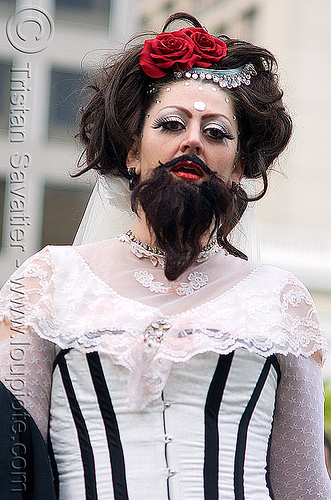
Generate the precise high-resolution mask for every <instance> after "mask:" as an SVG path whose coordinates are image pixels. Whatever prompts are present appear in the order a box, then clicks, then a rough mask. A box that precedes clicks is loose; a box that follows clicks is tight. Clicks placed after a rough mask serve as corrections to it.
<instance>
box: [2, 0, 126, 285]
mask: <svg viewBox="0 0 331 500" xmlns="http://www.w3.org/2000/svg"><path fill="white" fill-rule="evenodd" d="M131 6H132V2H131V1H130V0H112V1H111V2H110V0H80V1H78V0H35V1H33V2H30V1H26V0H18V1H17V2H16V6H15V2H13V1H3V0H0V148H1V155H0V221H1V224H0V242H1V252H0V281H1V282H2V283H3V281H4V280H5V279H6V278H7V277H8V276H9V275H10V274H11V273H12V271H13V270H14V269H15V267H17V265H19V264H20V263H21V262H23V260H25V258H26V257H28V256H29V255H31V254H33V253H34V252H36V251H38V250H39V249H40V248H41V247H43V246H45V245H46V244H70V243H72V240H73V236H74V234H75V232H76V229H77V226H78V224H79V221H80V218H81V215H82V212H83V210H84V208H85V205H86V203H87V200H88V197H89V194H90V192H91V188H92V185H93V179H92V178H91V176H90V177H88V176H84V178H79V179H72V178H71V177H70V174H71V173H73V172H74V171H75V168H76V162H77V160H78V158H79V153H80V150H79V147H77V145H76V144H75V139H74V136H75V133H76V132H77V116H78V115H79V108H80V106H81V103H82V99H83V95H82V93H81V89H82V88H83V87H84V85H85V83H86V76H87V75H88V73H89V72H90V71H91V70H93V68H94V67H95V66H96V65H97V64H98V62H99V61H100V59H102V58H104V56H105V55H106V54H107V53H109V51H116V50H118V48H119V46H120V44H121V45H122V43H123V42H124V41H126V40H127V39H128V37H130V35H131V33H132V26H133V25H134V21H133V17H132V15H133V14H132V13H131ZM15 13H16V17H14V14H15ZM48 31H49V33H48ZM48 35H49V41H50V39H51V37H53V38H52V40H51V43H49V45H48V46H47V43H48V42H47V40H46V39H45V37H46V38H47V36H48ZM35 38H36V40H37V42H40V47H39V46H38V43H37V42H36V43H37V45H36V46H35V45H34V42H35ZM43 38H44V39H45V44H44V45H43ZM8 117H9V118H8Z"/></svg>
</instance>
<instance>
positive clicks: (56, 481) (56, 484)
mask: <svg viewBox="0 0 331 500" xmlns="http://www.w3.org/2000/svg"><path fill="white" fill-rule="evenodd" d="M47 447H48V455H49V460H50V463H51V468H52V473H53V484H54V489H55V495H56V498H57V499H58V498H59V496H60V492H59V487H60V483H59V471H58V468H57V463H56V460H55V456H54V451H53V446H52V442H51V440H50V436H49V431H48V442H47Z"/></svg>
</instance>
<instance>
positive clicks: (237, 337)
mask: <svg viewBox="0 0 331 500" xmlns="http://www.w3.org/2000/svg"><path fill="white" fill-rule="evenodd" d="M138 271H147V272H148V273H150V274H152V275H153V277H154V278H155V281H157V282H161V283H164V284H165V286H169V283H168V282H167V280H166V279H165V277H164V273H163V270H162V268H161V267H160V266H155V265H153V263H152V262H151V261H150V259H147V258H142V259H138V258H137V257H136V256H135V255H134V254H133V253H132V252H131V250H130V248H129V246H128V245H127V244H126V243H122V242H120V241H119V240H117V239H115V240H107V241H104V242H100V243H94V244H90V245H83V246H81V247H76V248H73V247H48V248H46V249H44V250H43V251H41V252H39V253H38V254H37V255H36V256H34V257H32V258H30V259H28V261H27V262H26V263H25V264H24V265H23V266H22V267H21V268H20V269H19V270H18V271H17V272H16V273H15V274H14V276H13V277H12V278H11V279H10V280H9V281H8V282H7V284H6V285H5V287H4V289H3V291H2V294H1V297H0V309H1V315H2V317H7V318H9V319H10V321H11V322H12V324H13V325H14V326H15V327H17V328H19V329H23V330H24V332H25V333H21V334H19V333H16V334H15V335H13V338H12V339H7V340H6V341H3V342H2V343H1V344H0V360H1V373H0V376H1V380H2V381H4V383H5V384H6V385H7V387H8V388H9V389H10V390H12V392H13V393H14V394H15V392H14V391H13V387H11V386H10V380H6V378H7V379H8V378H9V377H8V374H10V373H11V365H10V361H8V360H10V350H11V349H12V346H11V342H12V340H13V339H14V338H15V339H16V338H17V341H18V342H21V341H22V340H23V339H25V340H26V339H28V342H27V343H28V345H27V346H25V347H26V354H25V366H26V368H27V369H26V371H25V376H24V381H25V382H24V383H25V387H24V389H25V391H26V393H29V394H31V397H30V395H29V396H27V397H22V398H20V397H19V399H20V400H22V403H23V404H24V405H25V406H26V408H27V409H28V410H29V411H30V412H31V414H32V415H33V417H34V418H35V420H36V422H37V424H38V425H39V427H40V429H41V431H42V432H43V433H44V434H45V430H46V426H47V418H48V405H49V401H48V395H49V387H50V380H51V362H52V359H53V357H54V347H53V346H54V344H55V345H57V346H58V347H59V348H71V347H72V348H76V349H78V350H80V351H82V352H91V351H95V350H98V351H100V352H103V353H106V354H108V355H109V356H110V357H111V359H112V360H113V362H114V363H115V364H119V365H121V366H123V367H125V368H126V369H128V370H129V381H128V389H127V397H128V399H129V401H130V404H131V405H133V406H134V407H144V406H146V405H147V404H148V403H149V402H151V401H153V400H154V399H156V398H157V397H159V395H160V393H161V391H162V390H163V388H164V387H165V384H166V382H167V378H168V376H169V373H170V370H171V365H172V363H173V362H185V361H187V360H189V359H191V358H192V357H193V356H195V355H197V354H199V353H204V352H208V351H212V352H216V353H219V354H227V353H229V352H231V351H233V350H235V349H237V348H240V347H243V348H245V349H247V350H248V351H250V352H254V353H256V354H259V355H261V356H264V357H266V356H269V355H270V354H273V353H275V354H277V355H278V357H279V359H280V362H281V369H282V378H281V384H280V387H279V390H278V393H277V406H276V413H275V424H274V437H273V440H272V467H271V476H272V483H273V486H274V488H275V491H276V493H275V494H276V496H275V498H276V500H280V499H282V500H283V499H287V498H288V499H291V500H292V499H293V500H294V499H295V500H298V499H299V498H300V497H299V496H296V495H297V494H298V492H297V490H296V488H297V487H298V483H299V484H301V485H302V484H305V485H306V486H305V488H306V489H307V491H308V492H310V491H311V492H312V493H311V494H310V493H309V494H310V495H311V496H303V497H302V498H305V499H310V498H311V499H313V498H325V499H329V498H330V499H331V494H330V492H329V489H328V488H329V482H328V479H327V477H326V476H325V475H324V457H323V455H322V453H321V451H320V450H322V437H323V417H322V415H321V407H322V397H323V396H322V389H321V374H320V367H319V365H318V364H317V363H316V362H315V361H314V360H312V359H310V357H309V356H310V355H311V354H312V353H314V352H316V351H318V350H320V349H321V350H322V351H323V353H325V352H326V351H327V346H326V341H325V338H324V336H323V332H322V328H321V326H320V322H319V318H318V315H317V312H316V310H315V307H314V304H313V302H312V299H311V297H310V296H309V294H308V292H307V290H306V289H305V287H304V286H303V285H302V284H301V283H300V282H299V281H298V280H296V278H295V277H293V275H291V274H290V273H288V272H284V271H281V270H279V269H276V268H273V267H269V266H261V265H260V264H254V263H248V262H245V261H242V260H240V259H237V258H234V257H232V256H229V255H226V254H225V253H224V252H223V251H221V252H219V253H217V254H215V255H212V256H211V257H210V258H209V259H208V260H207V261H205V262H202V263H199V264H196V265H195V266H194V268H193V269H189V270H188V271H187V272H186V273H183V275H182V276H181V277H180V281H181V282H187V281H188V277H189V275H190V273H192V272H193V271H198V272H201V273H202V274H203V275H206V276H207V277H208V281H207V283H206V284H204V286H202V287H201V288H199V289H198V290H196V291H195V292H194V293H192V294H190V295H178V294H177V293H176V291H171V292H169V293H168V292H167V293H155V292H153V291H152V290H151V289H150V288H148V287H145V286H143V285H141V284H140V283H139V282H138V281H137V279H136V278H135V273H136V272H138ZM162 321H164V322H165V323H166V326H164V324H163V323H162ZM153 325H154V326H153ZM155 325H156V326H155ZM14 333H15V332H14ZM316 388H317V389H316ZM15 395H16V394H15ZM306 419H307V424H306V427H305V429H307V432H305V433H304V434H303V433H302V432H301V431H300V432H298V429H301V428H302V423H301V422H302V420H304V421H305V420H306ZM315 419H316V420H315ZM315 427H316V429H318V430H317V431H316V432H317V434H315V433H314V429H315ZM308 437H309V439H308ZM310 458H311V460H310ZM285 464H286V465H285ZM317 470H319V471H320V472H319V473H317V472H316V471H317ZM289 471H292V472H293V475H295V479H293V480H292V474H291V475H290V473H289ZM312 471H313V473H314V474H315V476H316V478H317V479H316V480H315V479H312V478H311V475H312ZM321 471H322V472H321ZM318 481H319V484H318ZM321 484H322V486H320V485H321ZM323 488H324V490H323ZM317 491H323V492H324V493H323V495H324V496H323V495H322V496H317V495H316V492H317ZM300 494H301V493H300ZM305 494H306V493H305ZM307 494H308V493H307ZM318 494H319V493H318ZM285 495H288V496H285ZM291 495H292V496H291ZM314 495H315V496H314Z"/></svg>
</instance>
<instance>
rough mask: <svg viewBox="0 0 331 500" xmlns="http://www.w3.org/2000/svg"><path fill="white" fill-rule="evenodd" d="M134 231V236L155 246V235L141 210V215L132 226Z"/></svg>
mask: <svg viewBox="0 0 331 500" xmlns="http://www.w3.org/2000/svg"><path fill="white" fill-rule="evenodd" d="M132 233H133V234H134V236H135V237H136V238H137V239H139V240H140V241H141V242H143V243H147V245H149V246H151V247H152V246H155V235H154V233H153V231H152V230H149V228H148V225H147V222H146V217H145V214H144V213H143V212H140V214H139V216H137V217H136V220H135V222H134V224H133V226H132Z"/></svg>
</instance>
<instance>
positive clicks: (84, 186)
mask: <svg viewBox="0 0 331 500" xmlns="http://www.w3.org/2000/svg"><path fill="white" fill-rule="evenodd" d="M31 4H33V6H36V7H37V8H38V7H40V9H41V10H43V9H44V10H45V11H46V12H48V13H49V16H50V17H51V19H52V20H53V21H54V25H55V29H54V30H53V31H54V36H53V40H52V42H51V43H50V44H49V46H48V47H46V48H44V50H42V51H40V52H35V53H27V52H24V51H22V50H20V49H17V47H16V48H15V46H13V45H12V44H11V43H10V41H9V40H8V34H7V35H6V23H7V20H8V18H9V16H11V15H13V14H14V11H15V7H14V2H12V1H9V0H7V1H4V0H0V25H1V31H0V33H1V34H0V147H1V156H0V220H2V221H3V224H2V226H1V232H0V239H1V253H0V280H1V281H3V280H4V279H5V278H6V277H8V276H9V274H10V273H11V272H12V271H13V270H14V268H15V267H16V265H17V264H19V262H20V261H23V260H24V258H25V257H27V256H28V255H30V254H32V253H33V252H35V251H37V250H39V249H40V248H41V247H42V246H44V245H45V244H48V243H55V244H64V243H71V241H72V238H73V235H74V233H75V230H76V227H77V225H78V223H79V219H80V217H81V213H82V211H83V209H84V206H85V204H86V201H87V198H88V196H89V193H90V191H91V183H92V182H93V181H88V180H87V179H86V178H85V179H78V180H77V179H75V180H73V179H71V178H70V175H69V174H70V172H73V171H74V169H75V165H76V161H77V158H78V156H79V149H78V148H77V147H76V146H75V143H74V138H73V136H74V133H75V131H76V127H75V117H76V115H77V111H78V108H79V106H80V102H81V95H80V89H81V88H82V87H83V86H84V75H85V76H86V74H88V72H89V71H90V70H91V69H93V65H94V64H95V63H96V62H98V61H99V60H100V59H101V58H103V57H104V55H105V54H106V53H107V52H108V51H109V49H110V50H111V51H114V50H116V48H117V47H118V46H119V44H121V45H122V43H123V42H124V41H126V40H127V39H128V38H129V37H130V35H131V34H132V33H134V32H136V31H139V30H140V29H144V30H157V31H160V29H161V28H162V24H163V22H164V20H165V18H166V17H167V16H168V15H169V14H171V13H173V12H176V11H186V12H190V13H192V14H194V15H196V16H197V17H198V18H199V19H200V20H201V22H202V23H203V24H204V25H205V26H206V27H207V28H208V29H209V30H210V31H211V32H213V33H226V34H228V35H230V36H235V37H239V38H244V39H246V40H249V41H252V42H254V43H257V44H260V45H262V46H265V47H267V48H269V49H270V50H271V51H272V52H273V53H275V54H276V56H277V57H278V60H279V65H280V74H281V81H282V85H283V87H284V89H285V95H286V104H287V107H288V108H289V110H290V112H291V114H292V116H293V118H294V125H295V134H294V137H293V141H292V143H291V146H290V148H289V149H288V151H287V152H286V153H285V154H284V155H283V157H282V159H281V161H280V163H279V165H276V168H275V170H276V171H275V172H273V173H272V175H271V176H270V188H269V193H268V195H267V196H266V197H265V199H263V200H262V201H260V202H259V215H260V220H261V226H260V233H261V242H262V260H263V261H264V262H267V263H271V264H275V265H278V266H280V267H283V268H287V269H290V270H291V271H293V272H294V273H295V274H296V275H297V276H298V277H299V278H300V279H301V280H302V281H303V282H304V283H305V284H306V285H307V286H308V287H309V289H310V291H311V292H312V293H313V295H314V297H315V299H316V301H317V304H318V307H319V310H320V312H321V315H322V318H323V320H324V323H325V325H326V328H327V331H328V333H329V335H330V337H331V221H330V211H331V201H330V196H329V190H330V185H331V168H330V167H329V164H328V163H329V154H328V153H329V152H328V117H329V114H330V111H331V109H330V108H331V94H330V92H328V86H329V79H330V76H331V75H330V73H331V68H330V63H329V60H330V58H329V54H328V51H329V47H330V46H331V30H330V23H331V3H330V2H328V0H320V1H319V2H318V7H317V4H316V2H315V1H314V0H300V1H299V0H292V1H291V2H289V1H288V0H279V1H278V2H274V1H273V0H203V1H201V0H199V1H198V0H136V1H134V0H112V1H111V2H110V0H81V1H78V0H36V1H34V2H29V1H27V0H26V1H25V0H18V1H17V2H16V8H17V9H20V8H24V7H25V6H31ZM7 31H8V27H7ZM23 34H24V33H23ZM9 35H10V34H9ZM9 38H10V36H9ZM17 70H21V71H17ZM15 92H16V93H17V92H18V93H20V94H21V95H22V96H24V99H23V97H22V99H21V100H24V104H23V105H22V104H20V105H19V104H18V102H15V99H14V98H13V94H14V93H15ZM16 100H17V95H16ZM20 108H23V111H22V110H21V111H20ZM8 116H10V117H11V119H12V121H11V122H10V125H9V124H8ZM10 175H12V178H10ZM15 175H16V178H15ZM13 200H16V206H18V205H17V204H18V202H19V201H20V200H21V201H22V200H23V201H24V203H23V204H21V207H23V208H24V210H23V208H22V211H21V213H19V214H17V213H16V214H15V213H13V211H11V209H10V206H11V205H10V203H11V202H12V201H13ZM14 205H15V204H14ZM14 216H15V217H16V218H15V217H14ZM23 236H24V238H23V239H21V240H20V239H19V238H20V237H23ZM15 244H16V248H15V246H14V245H15ZM23 244H24V251H23ZM20 246H21V247H20ZM330 375H331V368H330Z"/></svg>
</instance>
